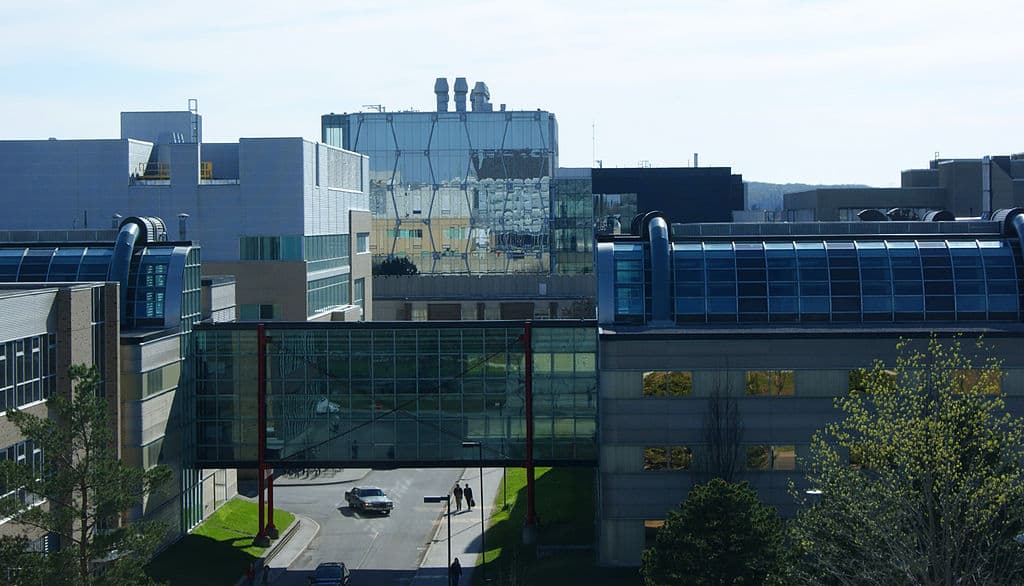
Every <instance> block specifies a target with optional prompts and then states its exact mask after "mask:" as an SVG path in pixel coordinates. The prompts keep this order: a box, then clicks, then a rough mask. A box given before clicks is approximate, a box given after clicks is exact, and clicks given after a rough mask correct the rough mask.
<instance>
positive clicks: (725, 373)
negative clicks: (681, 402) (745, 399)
mask: <svg viewBox="0 0 1024 586" xmlns="http://www.w3.org/2000/svg"><path fill="white" fill-rule="evenodd" d="M716 391H717V392H720V393H723V394H726V395H732V396H734V397H739V396H744V395H746V371H743V370H695V371H693V396H694V397H710V396H711V395H713V394H714V393H715V392H716Z"/></svg>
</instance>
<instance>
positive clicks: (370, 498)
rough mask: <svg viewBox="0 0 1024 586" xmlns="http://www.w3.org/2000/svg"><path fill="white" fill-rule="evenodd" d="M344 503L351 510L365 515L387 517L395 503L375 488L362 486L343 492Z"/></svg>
mask: <svg viewBox="0 0 1024 586" xmlns="http://www.w3.org/2000/svg"><path fill="white" fill-rule="evenodd" d="M345 502H347V503H348V506H350V507H352V508H353V509H355V510H357V511H362V512H366V513H382V514H384V515H389V514H391V509H393V508H395V501H393V500H391V499H390V498H389V497H388V495H386V494H384V491H383V490H381V489H379V488H377V487H376V486H362V487H356V488H353V489H352V490H348V491H345Z"/></svg>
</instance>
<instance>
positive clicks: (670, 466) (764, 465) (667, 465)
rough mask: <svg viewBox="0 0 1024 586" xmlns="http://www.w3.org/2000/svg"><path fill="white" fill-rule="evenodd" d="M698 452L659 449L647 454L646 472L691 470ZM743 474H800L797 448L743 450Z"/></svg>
mask: <svg viewBox="0 0 1024 586" xmlns="http://www.w3.org/2000/svg"><path fill="white" fill-rule="evenodd" d="M708 449H709V448H708V447H707V446H701V447H698V448H697V453H696V457H697V458H698V459H699V458H700V456H701V453H702V452H706V451H708ZM694 457H695V454H694V450H693V449H692V448H690V447H689V446H655V447H645V448H644V450H643V469H644V471H646V472H657V471H662V470H690V469H693V468H694V467H695V462H694ZM736 464H737V466H736V467H737V469H740V470H779V471H782V470H796V467H797V466H796V446H795V445H778V446H772V445H755V446H741V447H740V449H739V451H738V453H737V462H736Z"/></svg>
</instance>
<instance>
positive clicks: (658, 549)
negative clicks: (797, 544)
mask: <svg viewBox="0 0 1024 586" xmlns="http://www.w3.org/2000/svg"><path fill="white" fill-rule="evenodd" d="M787 567H788V566H787V557H786V549H785V547H784V532H783V529H782V522H781V521H780V520H779V518H778V515H777V514H776V512H775V510H774V509H772V508H770V507H768V506H766V505H764V504H763V503H761V501H759V500H758V498H757V494H756V493H755V492H754V491H753V489H751V488H750V487H749V486H748V485H747V483H746V482H742V483H738V484H737V483H731V482H726V481H725V480H722V479H721V478H715V479H713V480H711V481H710V482H708V483H707V484H703V485H697V486H694V487H693V489H692V490H691V491H690V494H689V495H687V497H686V500H684V501H683V502H682V503H681V504H680V505H679V510H678V511H669V513H668V516H667V518H666V519H665V525H664V526H662V527H661V529H659V530H658V534H657V538H656V542H655V545H654V547H652V548H650V549H647V550H645V551H644V553H643V560H642V566H641V569H640V572H641V574H642V575H643V577H644V581H645V583H646V584H647V585H648V586H670V585H677V584H693V585H695V586H703V585H709V586H710V585H715V586H718V585H720V584H750V585H756V584H776V583H780V582H779V581H780V580H781V579H782V576H783V575H784V574H785V572H786V570H787Z"/></svg>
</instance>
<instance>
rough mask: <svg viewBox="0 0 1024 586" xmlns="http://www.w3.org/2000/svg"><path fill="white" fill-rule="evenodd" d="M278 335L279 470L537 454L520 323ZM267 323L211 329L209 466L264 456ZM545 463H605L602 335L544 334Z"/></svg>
mask: <svg viewBox="0 0 1024 586" xmlns="http://www.w3.org/2000/svg"><path fill="white" fill-rule="evenodd" d="M323 325H324V326H326V327H317V326H318V325H314V326H310V325H307V324H303V325H302V327H282V328H273V327H268V329H267V334H268V335H269V337H270V343H269V346H268V354H267V357H268V362H267V365H268V380H267V393H268V395H267V439H266V447H267V454H268V461H269V462H270V463H272V464H273V465H275V466H278V467H300V466H301V467H305V466H338V465H349V464H352V463H366V464H370V463H372V464H374V465H389V464H393V465H396V466H398V465H402V466H417V465H443V464H445V463H459V462H462V461H475V460H476V458H477V454H476V453H475V452H474V453H470V452H469V451H467V450H465V449H463V448H462V447H461V443H462V442H463V441H465V440H472V441H480V442H482V443H483V445H484V458H485V460H487V461H489V462H496V463H500V462H506V461H508V462H510V463H511V462H521V461H522V459H523V458H524V457H525V453H526V452H525V436H526V419H525V417H526V414H525V394H524V393H525V384H524V383H525V381H524V375H525V369H524V360H525V352H524V348H523V328H522V326H521V325H517V326H511V327H510V326H508V325H507V322H506V323H505V324H502V325H501V326H500V327H499V326H495V327H473V328H464V327H438V326H436V325H432V326H430V327H408V326H405V327H403V328H402V329H396V328H393V327H365V326H368V325H370V324H365V325H364V324H344V323H336V324H323ZM255 342H256V340H255V329H254V328H251V327H249V328H240V327H237V326H236V325H235V324H219V325H217V326H210V327H206V326H204V327H203V328H202V329H201V330H200V331H199V358H198V360H199V385H198V388H199V391H198V407H197V415H198V426H199V445H198V453H199V458H200V461H201V463H204V465H206V466H210V465H211V464H213V463H214V462H220V463H223V464H227V463H231V464H232V465H240V466H245V465H254V464H255V462H256V446H257V434H256V428H257V425H256V416H257V411H256V408H257V405H256V380H255V378H256V356H255V351H256V348H255ZM533 348H534V357H533V359H534V364H533V365H534V376H533V385H534V386H533V392H534V407H533V413H534V422H535V441H534V456H535V458H536V460H537V461H538V463H544V462H547V463H552V464H553V463H559V462H561V463H567V462H583V463H592V462H593V461H595V460H596V457H597V450H596V443H595V442H596V427H595V420H596V412H597V400H596V394H597V370H596V369H597V361H596V352H597V332H596V328H595V327H593V325H592V324H591V325H589V326H569V327H535V328H534V330H533Z"/></svg>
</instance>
